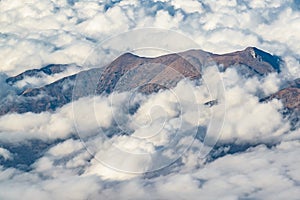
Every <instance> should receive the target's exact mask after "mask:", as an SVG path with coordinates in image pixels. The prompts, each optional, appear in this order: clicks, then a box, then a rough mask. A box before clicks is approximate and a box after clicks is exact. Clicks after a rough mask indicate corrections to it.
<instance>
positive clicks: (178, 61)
mask: <svg viewBox="0 0 300 200" xmlns="http://www.w3.org/2000/svg"><path fill="white" fill-rule="evenodd" d="M280 63H281V60H280V59H279V58H278V57H276V56H272V55H270V54H269V53H266V52H264V51H262V50H259V49H257V48H254V47H248V48H246V49H245V50H243V51H237V52H233V53H228V54H223V55H217V54H212V53H208V52H205V51H201V50H189V51H186V52H182V53H178V54H169V55H164V56H160V57H156V58H144V57H139V56H136V55H133V54H130V53H126V54H123V55H121V56H120V57H118V58H117V59H115V60H114V61H113V62H111V64H109V65H108V66H107V67H105V68H95V69H90V70H87V71H82V72H80V73H78V74H76V75H72V76H69V77H65V78H63V79H60V80H58V81H56V82H53V83H51V84H49V85H46V86H43V87H41V88H29V89H26V90H25V91H23V92H22V93H21V94H20V95H19V96H18V97H17V98H13V99H11V98H6V99H3V100H2V101H1V104H0V115H3V114H6V113H9V112H17V113H24V112H35V113H39V112H42V111H49V110H50V111H51V110H55V109H56V108H59V107H62V106H63V105H65V104H67V103H69V102H71V101H72V100H76V99H78V98H80V97H84V96H87V95H91V91H92V94H102V93H107V94H109V93H111V92H113V91H128V90H131V89H136V88H138V90H139V91H140V92H143V93H146V94H148V93H151V92H156V91H158V90H160V89H164V88H171V87H174V86H175V85H176V84H177V83H178V82H179V81H180V80H182V79H184V78H189V79H199V78H201V70H202V68H203V66H208V65H214V64H217V65H218V66H219V68H220V70H226V69H227V68H228V67H236V68H237V70H238V72H240V73H241V74H243V75H245V76H264V75H266V74H268V73H272V72H279V71H280ZM65 67H67V65H49V66H46V67H44V68H41V69H38V70H29V71H26V72H24V73H22V74H20V75H17V76H15V77H11V78H8V79H7V82H8V83H9V84H14V83H16V82H17V81H19V80H22V79H23V77H24V76H34V75H37V74H38V73H40V72H43V73H46V74H53V73H59V72H61V71H62V70H63V69H64V68H65ZM76 77H80V78H77V79H76ZM75 81H76V95H73V89H74V85H75ZM297 83H298V82H297ZM291 87H292V86H291ZM294 93H297V94H298V96H297V95H294ZM270 98H279V99H283V101H286V102H289V103H287V104H286V106H287V107H288V108H289V107H292V109H293V108H294V107H293V106H294V104H297V105H298V106H299V88H298V89H297V88H294V89H288V88H286V89H285V90H284V91H279V92H278V94H274V96H272V97H270ZM294 101H296V102H294ZM297 102H298V103H297Z"/></svg>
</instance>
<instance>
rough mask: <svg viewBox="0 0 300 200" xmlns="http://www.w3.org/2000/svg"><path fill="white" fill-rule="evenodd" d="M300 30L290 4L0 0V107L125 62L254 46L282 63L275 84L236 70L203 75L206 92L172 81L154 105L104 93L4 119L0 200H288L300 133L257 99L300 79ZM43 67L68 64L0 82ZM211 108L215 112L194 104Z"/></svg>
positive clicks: (296, 192) (297, 9)
mask: <svg viewBox="0 0 300 200" xmlns="http://www.w3.org/2000/svg"><path fill="white" fill-rule="evenodd" d="M299 27H300V2H299V1H298V0H294V1H292V0H272V1H271V0H265V1H260V0H253V1H250V0H225V1H209V0H207V1H205V0H204V1H200V0H198V1H197V0H152V1H150V0H149V1H146V0H145V1H144V0H143V1H138V0H116V1H115V0H110V1H92V0H66V1H64V0H24V1H17V0H10V1H9V0H0V41H1V42H0V87H1V90H0V97H1V98H3V99H4V98H5V97H6V96H8V95H10V96H11V97H12V98H13V97H15V95H16V94H17V93H18V92H19V91H20V90H21V89H22V88H23V87H41V86H44V85H46V84H49V83H52V82H54V81H55V80H58V79H60V78H62V77H65V76H68V75H72V74H75V73H77V72H79V71H81V70H86V69H89V68H91V67H104V66H106V65H107V64H108V63H110V62H111V61H112V60H113V59H114V58H116V57H117V56H119V55H120V54H122V53H125V52H128V51H129V52H132V53H134V54H137V55H140V56H149V57H154V56H159V55H164V54H168V53H172V52H180V51H185V50H189V49H202V50H205V51H209V52H213V53H217V54H222V53H227V52H232V51H237V50H243V49H245V48H246V47H248V46H255V47H257V48H260V49H262V50H264V51H267V52H269V53H271V54H274V55H277V56H280V57H281V58H282V60H283V61H284V64H283V66H282V71H281V73H280V74H277V73H273V74H269V75H267V76H265V77H255V76H254V77H244V76H241V75H239V73H238V72H237V71H236V70H235V69H234V68H230V69H228V70H226V71H225V72H218V73H217V76H216V72H215V70H216V67H215V66H209V67H208V68H207V69H206V70H204V72H203V77H204V79H205V81H206V84H207V85H199V84H197V82H195V81H189V80H182V81H181V82H179V83H178V84H177V86H176V87H175V88H169V89H168V90H165V91H161V92H159V93H155V94H150V95H145V94H138V93H135V92H114V93H112V94H110V95H106V96H93V97H92V96H87V97H83V98H81V99H78V100H77V101H75V102H72V103H69V104H66V105H64V106H63V107H61V108H59V109H57V110H56V111H54V112H42V113H38V114H36V113H24V114H17V113H10V114H6V115H4V116H1V117H0V162H1V165H0V199H18V198H19V197H20V196H22V197H23V198H24V199H99V198H100V199H174V198H176V199H199V198H200V199H228V200H231V199H232V200H235V199H297V198H298V197H299V196H300V176H299V174H300V171H299V165H300V159H299V158H298V157H299V156H298V155H299V153H300V150H299V149H300V148H299V147H300V129H299V128H298V129H291V125H290V124H289V121H288V119H286V118H285V117H284V116H283V115H282V114H281V112H280V110H281V109H282V108H283V105H282V103H281V102H280V101H279V100H276V99H274V100H272V101H269V102H263V103H262V102H260V101H259V99H260V98H262V97H265V96H268V95H270V94H272V93H274V92H276V91H278V90H279V89H281V88H282V87H283V86H284V85H285V84H286V83H287V81H291V80H294V79H295V78H299V74H300V47H299V45H298V44H299V43H300V36H299V34H298V33H299V32H300V28H299ZM48 64H71V65H70V67H69V68H68V69H67V70H65V71H64V72H61V73H58V74H54V75H45V74H43V75H41V76H39V77H34V78H32V77H26V78H25V79H24V80H22V81H18V82H17V83H16V84H15V85H13V86H11V85H8V84H7V83H6V82H5V80H6V78H7V77H10V76H15V75H17V74H19V73H21V72H24V71H25V70H29V69H39V68H42V67H44V66H46V65H48ZM210 82H212V83H210ZM209 84H215V85H217V87H209ZM213 86H214V85H213ZM220 95H221V96H220ZM216 97H218V98H221V99H222V100H224V101H221V103H220V104H219V105H216V106H213V107H211V108H210V107H207V106H205V105H204V104H205V103H206V102H208V101H211V100H214V99H215V98H216ZM137 104H138V105H139V108H138V110H137V111H136V112H135V113H133V114H129V113H128V108H129V107H130V106H134V105H137ZM126 105H128V106H126ZM96 111H97V112H96ZM216 124H217V125H216ZM199 127H200V128H201V133H200V134H198V135H197V131H198V128H199ZM214 128H215V129H214ZM205 131H206V136H207V137H206V136H205V134H204V136H203V132H205ZM122 133H126V134H122ZM108 136H109V137H108ZM203 137H204V138H203ZM34 148H37V149H38V148H40V151H38V152H35V151H34V150H32V149H34ZM24 149H31V150H29V152H28V154H25V153H24V152H22V151H25V150H24ZM20 157H21V158H20ZM22 159H23V160H27V161H28V163H30V164H29V166H25V167H24V166H23V165H22V164H20V163H19V164H18V162H19V161H20V160H22ZM27 161H26V162H27Z"/></svg>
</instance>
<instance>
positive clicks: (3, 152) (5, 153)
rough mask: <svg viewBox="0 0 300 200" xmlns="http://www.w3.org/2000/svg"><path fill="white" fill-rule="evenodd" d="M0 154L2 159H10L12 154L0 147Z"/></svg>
mask: <svg viewBox="0 0 300 200" xmlns="http://www.w3.org/2000/svg"><path fill="white" fill-rule="evenodd" d="M0 156H1V157H2V158H4V160H10V159H12V158H13V155H12V154H11V153H10V152H9V151H8V150H6V149H3V148H1V147H0Z"/></svg>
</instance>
